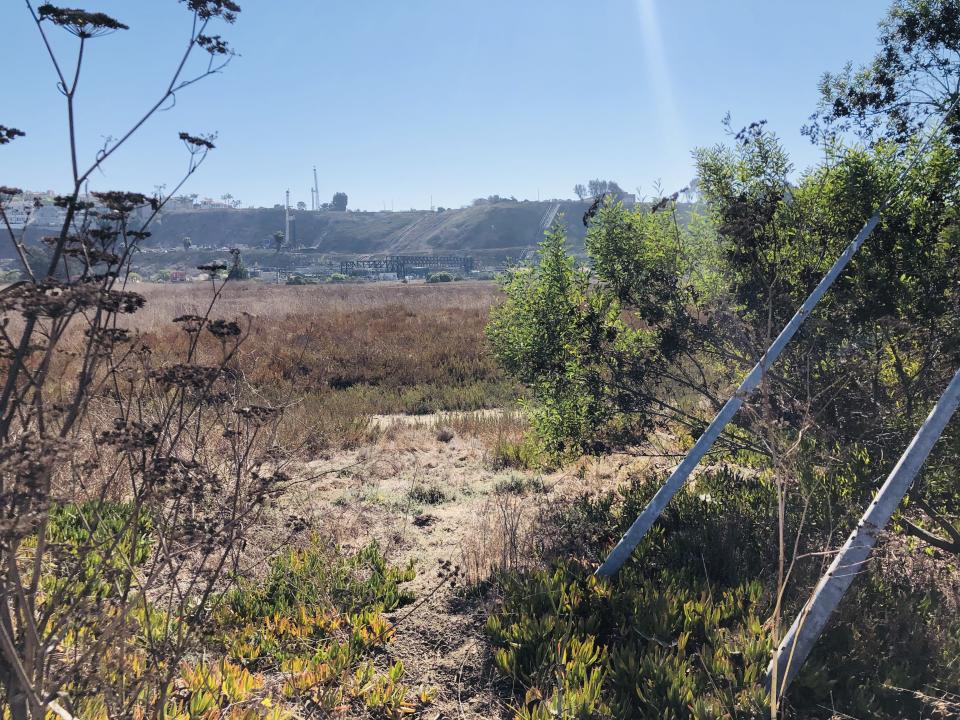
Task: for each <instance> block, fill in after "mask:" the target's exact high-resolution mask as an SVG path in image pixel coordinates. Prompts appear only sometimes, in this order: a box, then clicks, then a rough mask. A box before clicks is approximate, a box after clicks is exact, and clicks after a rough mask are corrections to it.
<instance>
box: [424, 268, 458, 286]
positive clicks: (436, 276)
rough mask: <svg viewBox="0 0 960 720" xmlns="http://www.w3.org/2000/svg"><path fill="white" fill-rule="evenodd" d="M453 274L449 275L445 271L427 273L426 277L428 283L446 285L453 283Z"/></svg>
mask: <svg viewBox="0 0 960 720" xmlns="http://www.w3.org/2000/svg"><path fill="white" fill-rule="evenodd" d="M454 279H455V278H454V277H453V273H449V272H447V271H446V270H441V271H440V272H435V273H429V274H428V275H427V282H428V283H447V282H453V281H454Z"/></svg>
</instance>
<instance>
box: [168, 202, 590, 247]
mask: <svg viewBox="0 0 960 720" xmlns="http://www.w3.org/2000/svg"><path fill="white" fill-rule="evenodd" d="M587 207H588V203H586V202H583V203H580V202H562V203H551V202H502V203H496V204H492V205H480V206H477V207H469V208H464V209H459V210H447V211H445V212H442V213H441V212H429V211H410V212H345V213H343V212H323V213H314V212H309V211H291V217H292V218H293V220H294V222H295V226H296V235H295V243H296V245H299V246H301V247H307V248H315V249H316V250H317V251H319V252H323V253H330V254H338V255H339V254H342V255H358V254H384V253H470V254H473V255H477V256H480V257H484V258H489V259H491V260H493V259H502V258H507V257H513V258H516V257H518V256H520V255H522V254H523V253H524V251H526V250H527V249H529V248H531V247H533V246H534V245H536V243H537V242H539V240H540V238H541V237H542V235H543V230H544V229H545V224H546V222H547V221H548V220H549V219H550V218H552V217H554V215H555V214H559V213H563V214H564V215H565V216H566V218H567V224H568V228H569V233H570V239H571V242H572V244H573V245H574V247H575V248H577V249H579V248H582V246H583V235H584V228H583V224H582V223H581V221H580V218H581V216H582V215H583V213H584V211H585V210H586V208H587ZM283 226H284V221H283V211H282V210H278V209H256V210H205V211H193V212H176V213H168V214H166V215H164V216H163V217H162V219H161V221H160V222H159V223H157V224H155V225H154V226H153V227H152V230H153V237H152V238H151V241H150V242H151V244H153V245H155V246H159V247H176V246H179V245H180V244H181V242H182V239H183V238H184V236H189V237H190V238H191V239H192V240H193V242H194V244H195V245H206V246H213V247H223V246H235V245H236V246H249V247H258V246H263V245H266V244H269V238H270V236H271V235H272V234H273V233H274V232H275V231H276V230H282V229H283ZM291 235H293V231H291Z"/></svg>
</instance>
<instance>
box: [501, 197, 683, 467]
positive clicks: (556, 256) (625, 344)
mask: <svg viewBox="0 0 960 720" xmlns="http://www.w3.org/2000/svg"><path fill="white" fill-rule="evenodd" d="M661 217H665V216H649V215H643V214H640V213H639V212H631V211H627V210H625V209H624V208H623V206H622V205H621V204H619V203H608V204H607V205H606V206H604V207H603V208H602V209H601V211H600V218H599V220H598V221H597V223H596V225H595V226H594V227H592V228H591V230H590V232H589V233H588V235H587V250H588V253H589V254H590V256H591V258H592V259H593V260H594V271H593V273H591V272H590V271H588V270H587V269H585V268H580V267H577V265H576V263H575V261H574V259H573V257H572V256H570V255H569V254H568V252H567V250H566V246H565V236H564V230H563V227H562V226H561V225H560V224H556V225H554V227H553V228H551V229H550V231H549V232H548V233H547V236H546V239H545V240H544V241H543V243H541V245H540V259H539V263H538V264H537V265H535V266H522V267H518V268H515V269H513V270H512V271H511V272H509V273H508V274H507V276H506V277H505V278H504V280H503V290H504V294H505V295H506V300H505V301H504V303H503V304H502V305H500V306H499V307H498V308H496V309H495V310H494V311H493V313H492V314H491V319H490V324H489V326H488V329H487V334H488V337H489V338H490V341H491V344H492V346H493V350H494V352H495V354H496V355H497V358H498V359H499V360H500V362H501V363H502V364H503V366H504V367H505V368H506V369H507V370H508V371H509V372H511V373H512V374H513V375H515V376H516V377H517V378H518V379H519V380H520V381H521V382H522V383H524V385H526V386H527V387H529V388H530V390H531V394H532V396H533V401H534V402H533V403H531V405H530V407H529V409H530V412H531V419H532V424H533V426H534V428H535V429H536V432H537V435H538V439H539V440H540V442H541V443H542V445H543V449H544V450H545V451H546V452H547V453H548V454H550V455H554V456H561V455H564V454H570V453H578V452H582V451H585V450H586V451H589V450H597V449H599V448H601V447H603V446H604V445H605V444H607V443H609V442H611V441H614V440H615V439H616V437H617V436H618V434H619V433H621V432H622V431H623V430H624V428H625V427H630V428H634V429H636V428H638V427H649V425H650V423H651V421H652V416H651V415H650V412H649V411H650V410H651V409H652V408H651V407H650V399H651V395H650V393H651V391H652V390H653V389H654V388H655V385H656V383H657V379H656V373H657V371H658V370H659V369H662V368H663V367H664V366H665V364H666V363H668V362H669V361H670V360H671V359H672V358H673V357H675V356H676V354H677V353H678V352H679V351H680V344H679V343H680V338H681V335H680V328H681V327H683V326H684V325H685V323H686V319H685V313H684V310H683V293H682V291H681V289H680V285H679V278H680V269H679V263H678V257H677V255H676V248H677V242H676V238H675V232H676V227H675V226H673V225H671V224H669V223H667V222H666V221H665V220H662V219H661ZM671 235H672V236H673V237H671ZM668 238H670V241H669V242H668ZM624 376H626V377H629V380H630V381H629V384H627V383H624V384H618V385H616V386H614V385H613V384H612V382H611V381H613V380H615V379H619V378H621V377H624Z"/></svg>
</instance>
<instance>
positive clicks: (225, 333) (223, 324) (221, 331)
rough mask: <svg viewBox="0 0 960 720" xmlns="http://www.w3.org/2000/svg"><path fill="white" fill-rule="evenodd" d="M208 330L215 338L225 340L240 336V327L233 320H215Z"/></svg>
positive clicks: (208, 326)
mask: <svg viewBox="0 0 960 720" xmlns="http://www.w3.org/2000/svg"><path fill="white" fill-rule="evenodd" d="M207 330H208V331H209V332H210V334H211V335H213V336H214V337H217V338H220V339H221V340H225V339H227V338H228V337H237V336H238V335H239V334H240V325H239V324H238V323H236V322H235V321H233V320H229V321H227V320H214V321H213V322H211V323H209V324H208V325H207Z"/></svg>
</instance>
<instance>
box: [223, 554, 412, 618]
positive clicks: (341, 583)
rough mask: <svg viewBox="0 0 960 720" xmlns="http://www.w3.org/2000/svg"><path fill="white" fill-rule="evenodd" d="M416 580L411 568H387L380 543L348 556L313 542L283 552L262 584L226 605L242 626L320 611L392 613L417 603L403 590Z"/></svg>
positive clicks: (243, 589) (242, 590) (247, 586)
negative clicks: (246, 622) (303, 610)
mask: <svg viewBox="0 0 960 720" xmlns="http://www.w3.org/2000/svg"><path fill="white" fill-rule="evenodd" d="M413 577H414V570H413V565H412V563H411V564H410V565H408V566H407V567H406V568H395V567H392V566H390V565H388V564H387V561H386V559H385V558H384V556H383V553H382V552H381V550H380V547H379V546H378V545H377V544H376V543H371V544H370V545H367V546H366V547H364V548H363V549H361V550H359V551H357V552H356V553H355V554H353V555H344V554H341V553H340V552H339V551H337V550H335V549H332V548H330V549H327V548H324V547H322V546H321V545H320V544H319V543H317V542H314V543H313V544H311V545H310V546H308V547H306V548H303V549H298V548H291V549H288V550H285V551H284V552H282V553H281V554H280V555H279V556H278V557H277V558H275V559H274V560H273V562H271V564H270V569H269V572H268V573H267V577H266V578H265V579H264V580H263V581H262V582H253V581H246V582H243V583H241V585H240V587H239V588H238V589H237V590H234V591H232V592H231V593H229V594H228V596H227V598H226V603H227V607H228V608H229V609H230V611H231V612H232V614H233V615H234V617H235V618H238V619H242V620H258V619H263V618H267V617H273V616H275V615H289V614H291V613H298V612H299V611H300V608H318V607H332V608H335V609H336V610H338V611H340V612H351V611H354V610H356V609H367V610H375V611H377V612H390V611H391V610H396V609H397V608H398V607H400V606H401V605H404V604H406V603H407V602H409V601H410V600H412V598H413V595H412V594H411V593H410V592H408V591H406V590H403V589H401V588H400V584H401V583H404V582H408V581H410V580H412V579H413Z"/></svg>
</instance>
